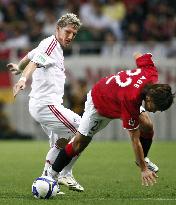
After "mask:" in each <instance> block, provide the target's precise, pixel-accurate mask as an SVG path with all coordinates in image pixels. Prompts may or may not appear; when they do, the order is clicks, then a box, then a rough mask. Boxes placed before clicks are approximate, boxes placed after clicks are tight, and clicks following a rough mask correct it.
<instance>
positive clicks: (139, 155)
mask: <svg viewBox="0 0 176 205" xmlns="http://www.w3.org/2000/svg"><path fill="white" fill-rule="evenodd" d="M129 135H130V137H131V141H132V146H133V150H134V153H135V156H136V160H137V161H138V162H139V166H140V168H141V180H142V185H145V186H149V185H153V184H154V183H156V178H157V175H156V174H155V173H154V172H152V171H150V170H149V169H148V168H147V166H146V164H145V161H144V153H143V149H142V145H141V143H140V140H139V137H140V131H139V129H135V130H129Z"/></svg>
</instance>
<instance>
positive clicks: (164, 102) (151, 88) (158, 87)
mask: <svg viewBox="0 0 176 205" xmlns="http://www.w3.org/2000/svg"><path fill="white" fill-rule="evenodd" d="M142 96H143V99H144V100H145V98H146V96H150V97H151V98H152V100H153V102H154V104H155V106H156V107H157V109H158V110H160V111H164V110H167V109H168V108H169V107H170V106H171V105H172V103H173V101H174V97H175V93H172V88H171V86H170V85H168V84H148V85H146V86H145V87H144V89H143V92H142Z"/></svg>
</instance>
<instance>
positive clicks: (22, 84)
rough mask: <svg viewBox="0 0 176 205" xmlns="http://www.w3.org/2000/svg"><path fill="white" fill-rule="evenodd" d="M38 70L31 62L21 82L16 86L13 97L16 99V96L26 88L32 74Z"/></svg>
mask: <svg viewBox="0 0 176 205" xmlns="http://www.w3.org/2000/svg"><path fill="white" fill-rule="evenodd" d="M36 68H37V65H36V63H33V62H32V61H30V62H29V63H28V65H27V66H26V68H25V69H24V71H23V73H22V75H21V77H20V79H19V81H18V82H17V83H16V84H15V85H14V87H13V95H14V97H16V95H17V94H18V93H19V91H20V90H24V89H25V87H26V81H27V80H28V79H29V78H30V77H31V75H32V73H33V72H34V71H35V69H36Z"/></svg>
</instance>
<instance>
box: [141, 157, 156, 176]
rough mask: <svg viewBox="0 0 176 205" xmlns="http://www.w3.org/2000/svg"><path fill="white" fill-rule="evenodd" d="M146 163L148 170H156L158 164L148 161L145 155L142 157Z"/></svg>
mask: <svg viewBox="0 0 176 205" xmlns="http://www.w3.org/2000/svg"><path fill="white" fill-rule="evenodd" d="M144 160H145V162H146V164H147V167H148V169H149V170H150V171H153V172H155V173H156V172H158V170H159V168H158V166H156V164H154V163H153V162H151V161H150V159H149V158H148V157H145V158H144Z"/></svg>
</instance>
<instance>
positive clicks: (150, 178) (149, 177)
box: [141, 169, 158, 186]
mask: <svg viewBox="0 0 176 205" xmlns="http://www.w3.org/2000/svg"><path fill="white" fill-rule="evenodd" d="M141 178H142V185H145V186H150V185H151V186H152V185H154V184H155V183H156V178H158V176H157V175H156V173H155V172H152V171H150V170H149V169H146V170H145V171H142V172H141Z"/></svg>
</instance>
